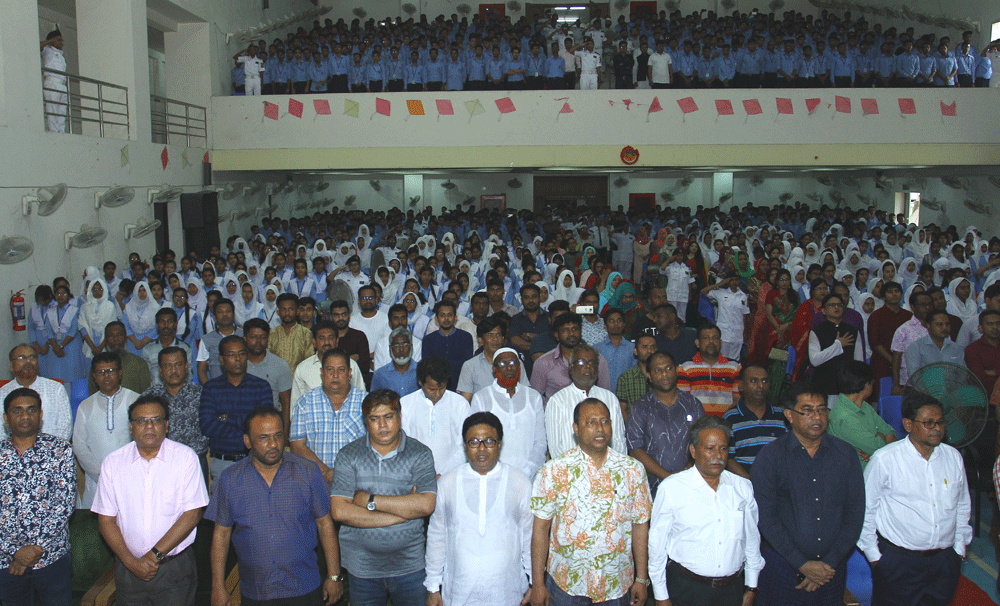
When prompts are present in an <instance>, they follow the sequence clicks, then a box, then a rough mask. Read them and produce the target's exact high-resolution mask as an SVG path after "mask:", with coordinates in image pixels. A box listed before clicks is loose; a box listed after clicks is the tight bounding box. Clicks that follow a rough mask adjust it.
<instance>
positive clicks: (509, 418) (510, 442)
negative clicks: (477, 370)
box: [471, 347, 572, 478]
mask: <svg viewBox="0 0 1000 606" xmlns="http://www.w3.org/2000/svg"><path fill="white" fill-rule="evenodd" d="M522 373H523V371H522V370H521V360H520V358H518V356H517V352H515V351H514V350H513V349H511V348H510V347H503V348H501V349H498V350H497V352H496V353H495V354H493V376H494V377H495V380H494V381H493V382H492V383H490V384H489V385H487V386H486V387H484V388H482V389H480V390H479V391H477V392H476V393H475V395H473V396H472V407H471V409H472V412H473V413H476V412H488V413H492V414H494V415H496V417H497V418H499V419H500V422H501V423H502V424H503V426H504V427H505V428H506V430H507V440H506V442H504V447H503V450H502V451H501V452H500V462H501V463H506V464H507V465H510V466H511V467H513V468H514V469H520V470H521V471H522V472H523V473H524V474H525V475H526V476H528V477H529V478H534V477H535V472H537V471H538V468H539V467H541V466H542V464H544V463H545V450H546V447H547V441H546V438H545V410H544V409H543V407H542V394H540V393H538V392H537V391H535V390H534V389H532V388H530V387H528V386H527V385H525V384H524V383H523V382H521V381H520V377H521V375H522ZM501 382H502V384H501ZM570 414H572V413H570Z"/></svg>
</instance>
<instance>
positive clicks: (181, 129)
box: [149, 95, 208, 147]
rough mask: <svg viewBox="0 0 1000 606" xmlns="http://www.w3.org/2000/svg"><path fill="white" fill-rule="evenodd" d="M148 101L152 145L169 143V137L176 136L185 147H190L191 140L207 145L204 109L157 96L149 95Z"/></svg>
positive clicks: (205, 113) (206, 124)
mask: <svg viewBox="0 0 1000 606" xmlns="http://www.w3.org/2000/svg"><path fill="white" fill-rule="evenodd" d="M149 100H150V104H149V109H150V121H151V124H152V134H153V143H164V144H166V143H171V141H170V136H171V135H176V136H179V137H183V138H184V145H185V147H191V140H192V139H201V142H202V144H203V145H207V144H208V110H207V109H206V108H204V107H202V106H200V105H194V104H193V103H185V102H183V101H177V100H176V99H168V98H166V97H161V96H159V95H150V96H149Z"/></svg>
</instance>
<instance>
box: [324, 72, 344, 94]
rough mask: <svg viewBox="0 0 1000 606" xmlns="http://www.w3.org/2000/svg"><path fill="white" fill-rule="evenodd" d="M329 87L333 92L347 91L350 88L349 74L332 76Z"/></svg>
mask: <svg viewBox="0 0 1000 606" xmlns="http://www.w3.org/2000/svg"><path fill="white" fill-rule="evenodd" d="M327 88H328V90H329V91H330V92H331V93H346V92H348V90H350V79H349V78H348V77H347V74H334V75H333V76H330V85H329V86H328V87H327Z"/></svg>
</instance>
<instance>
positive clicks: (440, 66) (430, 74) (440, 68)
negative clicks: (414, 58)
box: [424, 47, 445, 91]
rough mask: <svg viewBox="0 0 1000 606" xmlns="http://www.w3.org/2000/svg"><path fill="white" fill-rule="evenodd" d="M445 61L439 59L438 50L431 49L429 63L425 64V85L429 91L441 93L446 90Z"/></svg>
mask: <svg viewBox="0 0 1000 606" xmlns="http://www.w3.org/2000/svg"><path fill="white" fill-rule="evenodd" d="M444 69H445V66H444V61H442V60H441V58H440V57H438V49H437V48H435V47H431V49H430V51H429V53H428V57H427V62H426V63H424V83H425V85H426V86H427V90H429V91H440V90H443V89H444V79H445V73H444Z"/></svg>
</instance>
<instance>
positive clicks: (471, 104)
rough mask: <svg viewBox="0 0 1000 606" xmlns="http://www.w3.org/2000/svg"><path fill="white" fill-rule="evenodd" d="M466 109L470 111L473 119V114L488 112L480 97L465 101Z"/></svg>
mask: <svg viewBox="0 0 1000 606" xmlns="http://www.w3.org/2000/svg"><path fill="white" fill-rule="evenodd" d="M465 109H466V110H468V112H469V120H472V116H477V115H479V114H483V113H486V108H485V107H483V104H482V102H481V101H480V100H479V99H473V100H472V101H466V102H465Z"/></svg>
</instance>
